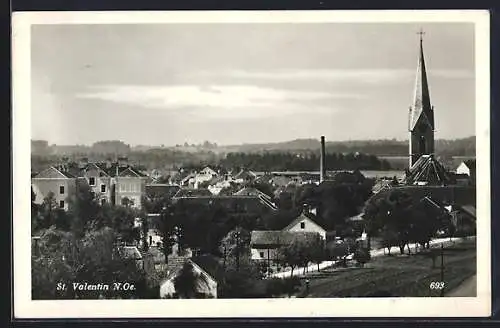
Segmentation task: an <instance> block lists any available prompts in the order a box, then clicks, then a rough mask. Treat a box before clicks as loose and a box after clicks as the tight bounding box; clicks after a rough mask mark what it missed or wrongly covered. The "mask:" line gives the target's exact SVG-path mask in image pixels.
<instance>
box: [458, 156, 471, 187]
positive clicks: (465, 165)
mask: <svg viewBox="0 0 500 328" xmlns="http://www.w3.org/2000/svg"><path fill="white" fill-rule="evenodd" d="M456 173H457V174H466V175H468V176H469V177H470V179H471V182H472V183H475V181H476V160H475V159H471V160H466V161H463V162H462V163H460V165H459V166H458V167H457V170H456Z"/></svg>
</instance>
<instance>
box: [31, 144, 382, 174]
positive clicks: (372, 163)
mask: <svg viewBox="0 0 500 328" xmlns="http://www.w3.org/2000/svg"><path fill="white" fill-rule="evenodd" d="M82 157H87V158H88V160H89V161H106V160H113V158H111V157H110V156H106V155H102V154H91V155H90V156H85V155H84V154H80V155H74V156H71V157H69V160H71V161H74V162H78V161H80V160H81V158H82ZM61 160H62V157H61V156H55V155H51V156H40V155H32V156H31V161H32V170H33V171H35V172H38V171H40V170H42V169H44V168H46V167H47V166H48V165H54V164H57V163H60V161H61ZM128 161H129V163H130V164H132V165H134V166H138V167H139V168H140V169H143V170H152V169H158V168H170V169H179V168H194V167H204V166H207V165H209V166H211V167H221V168H225V169H227V170H229V169H240V168H248V169H251V170H254V171H318V170H319V162H320V156H319V153H314V152H308V153H302V154H300V153H289V152H273V153H271V152H266V153H262V154H257V153H250V154H246V153H229V154H227V155H226V156H225V157H224V156H222V155H217V154H215V153H214V152H211V151H205V152H198V153H187V152H182V151H172V150H168V149H154V150H149V151H145V152H131V153H129V154H128ZM326 169H327V170H356V169H359V170H389V169H391V165H390V163H389V162H388V161H387V160H382V159H379V158H377V157H376V156H375V155H366V154H362V153H361V154H359V153H356V154H354V153H347V154H345V155H344V154H342V153H327V155H326Z"/></svg>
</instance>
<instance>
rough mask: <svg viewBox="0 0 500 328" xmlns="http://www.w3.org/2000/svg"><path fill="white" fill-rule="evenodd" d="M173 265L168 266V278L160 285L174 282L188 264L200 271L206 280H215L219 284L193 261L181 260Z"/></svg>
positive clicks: (173, 262)
mask: <svg viewBox="0 0 500 328" xmlns="http://www.w3.org/2000/svg"><path fill="white" fill-rule="evenodd" d="M171 262H172V263H169V264H168V273H167V275H166V277H165V278H164V279H163V280H162V281H161V283H160V285H162V284H163V283H164V282H165V281H168V280H172V279H174V278H175V277H176V276H177V275H178V274H179V272H180V271H181V270H182V268H183V267H184V265H186V264H188V265H191V266H193V268H195V269H197V270H198V271H200V273H201V275H202V276H203V277H204V278H205V279H209V280H213V281H214V282H217V280H216V279H215V278H214V277H213V276H212V275H211V274H209V273H208V272H207V271H205V270H204V269H203V268H202V267H201V266H199V265H198V264H197V263H195V262H194V261H193V260H192V259H189V258H179V260H178V261H171Z"/></svg>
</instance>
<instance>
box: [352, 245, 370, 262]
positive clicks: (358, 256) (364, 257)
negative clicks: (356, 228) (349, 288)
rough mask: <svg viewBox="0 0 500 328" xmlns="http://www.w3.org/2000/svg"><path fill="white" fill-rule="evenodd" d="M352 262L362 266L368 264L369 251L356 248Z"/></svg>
mask: <svg viewBox="0 0 500 328" xmlns="http://www.w3.org/2000/svg"><path fill="white" fill-rule="evenodd" d="M353 258H354V260H355V261H356V262H358V263H359V264H361V266H364V265H365V263H367V262H369V261H370V259H371V255H370V250H369V249H367V248H364V247H363V248H358V249H357V250H356V252H354V257H353Z"/></svg>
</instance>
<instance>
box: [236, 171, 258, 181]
mask: <svg viewBox="0 0 500 328" xmlns="http://www.w3.org/2000/svg"><path fill="white" fill-rule="evenodd" d="M248 178H250V179H255V178H257V175H256V174H255V173H253V172H251V171H250V170H246V169H243V170H241V171H240V172H238V174H236V175H235V176H234V179H248Z"/></svg>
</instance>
